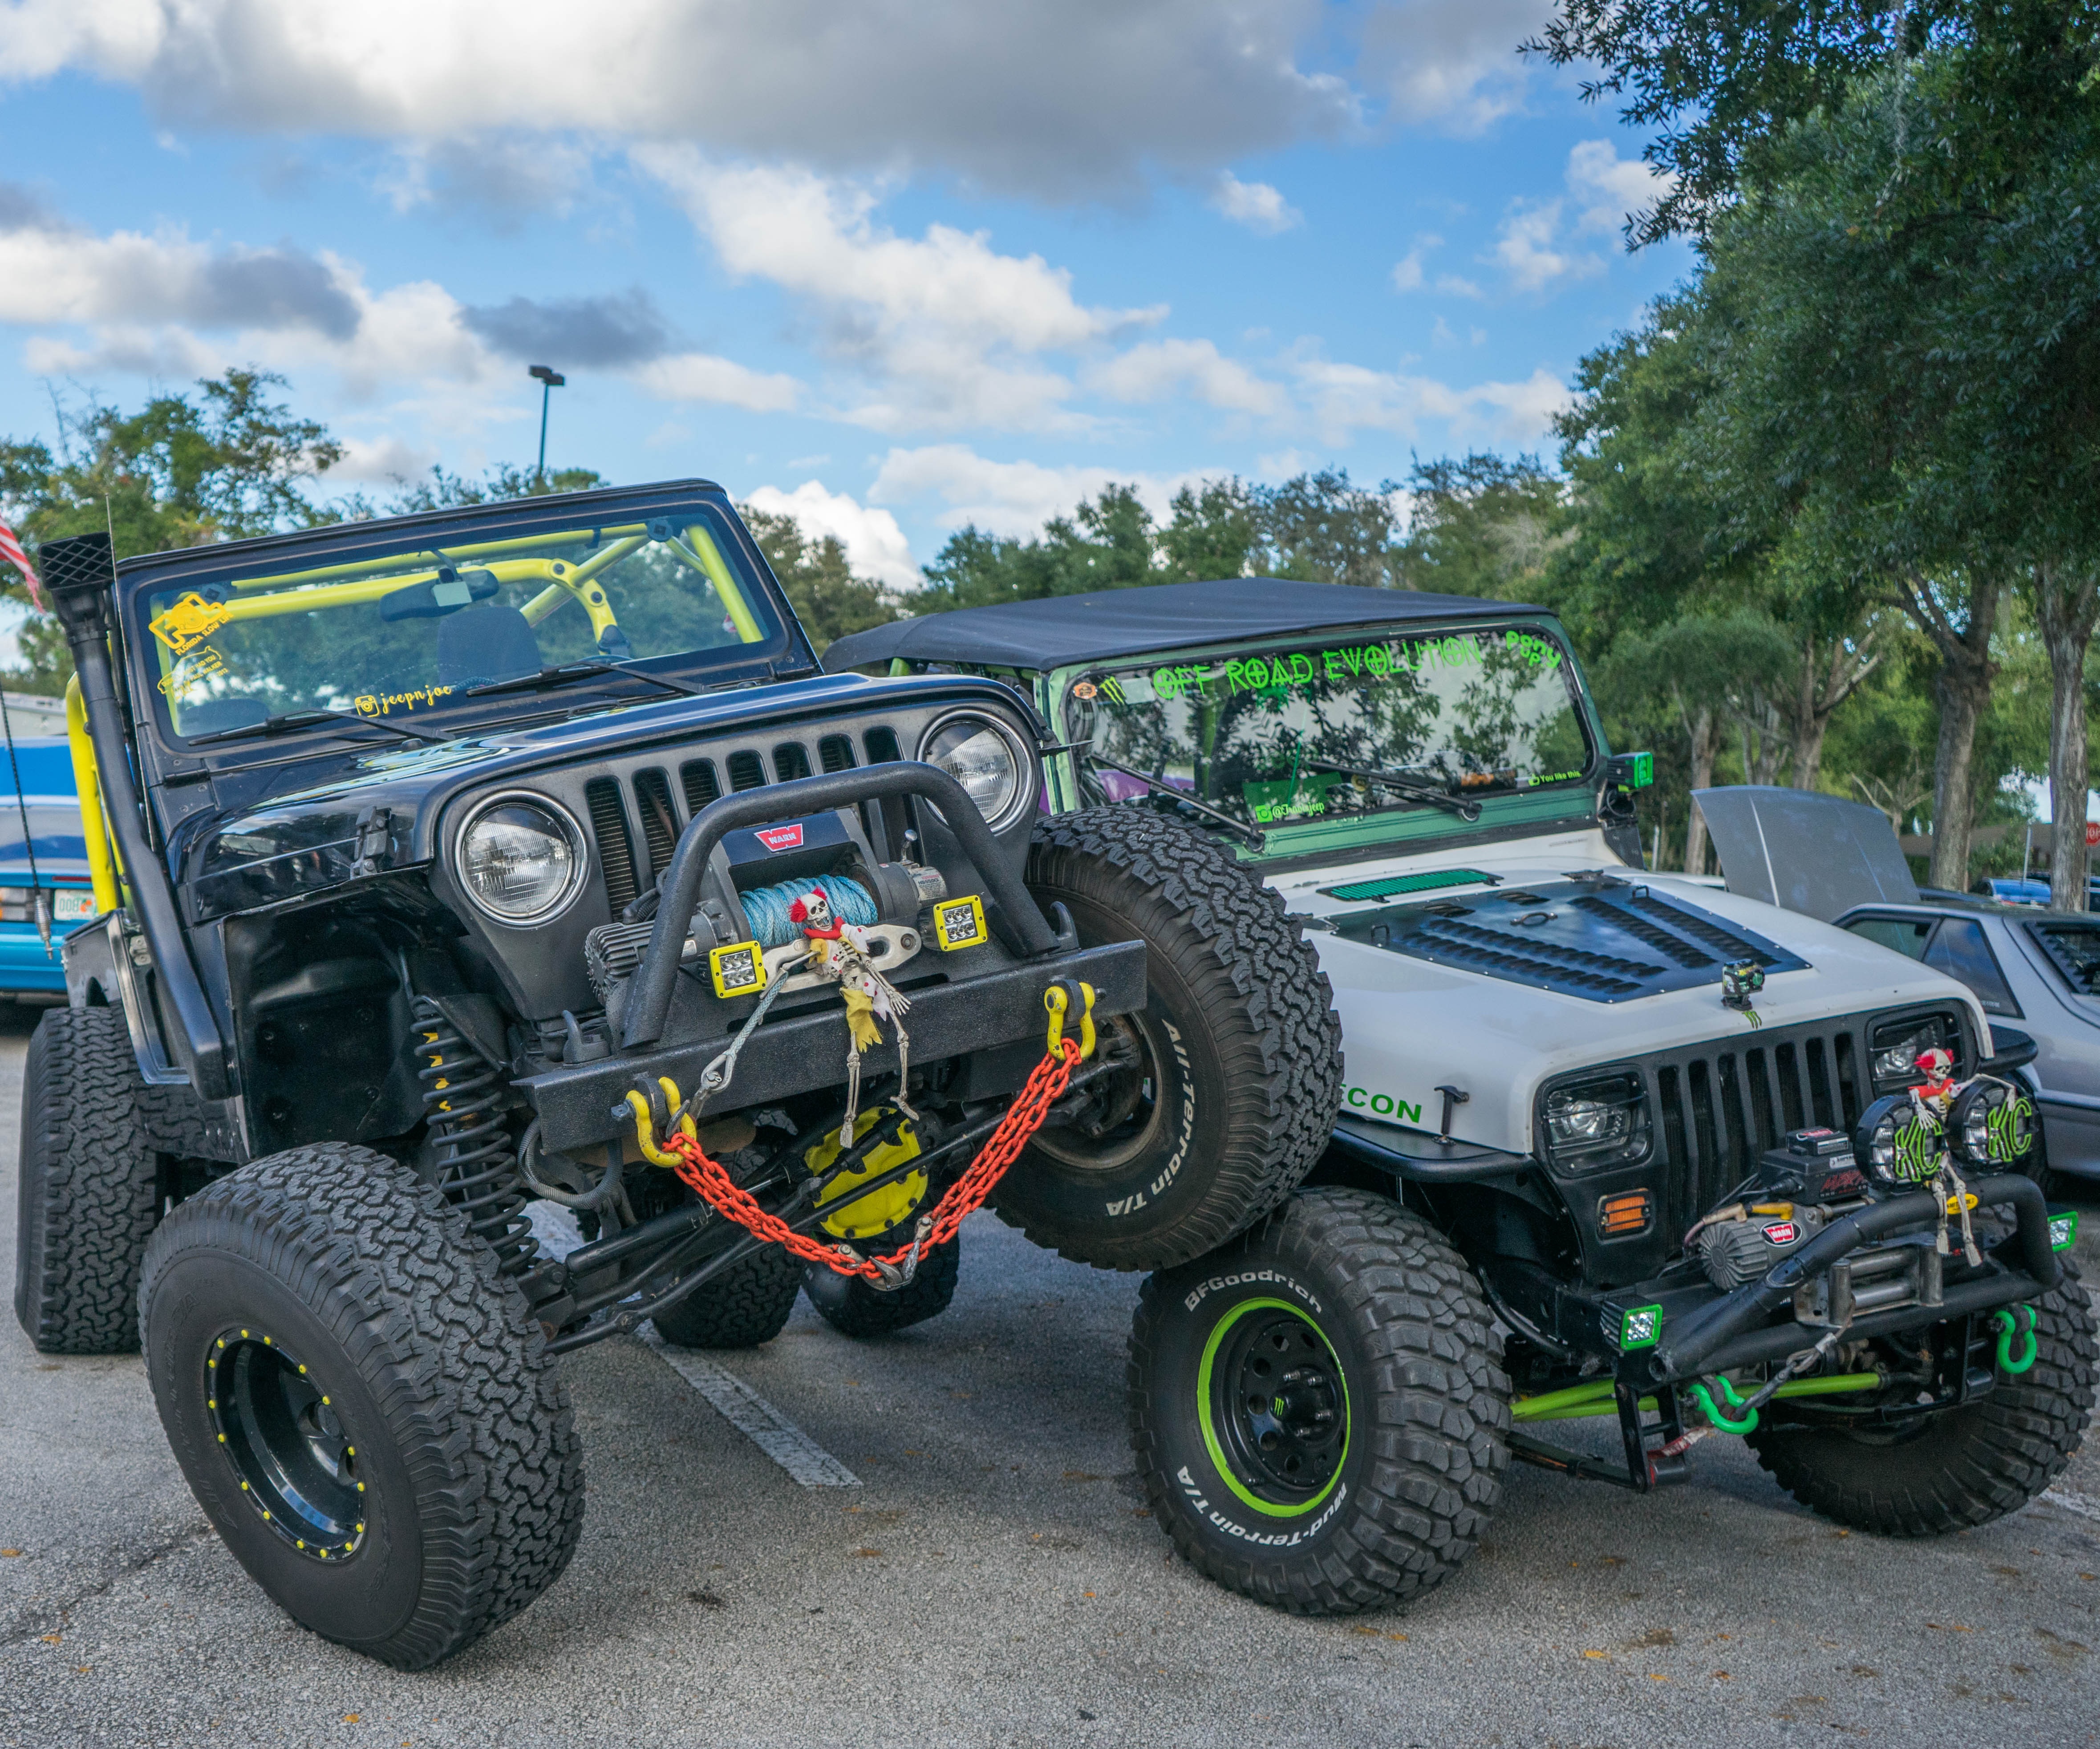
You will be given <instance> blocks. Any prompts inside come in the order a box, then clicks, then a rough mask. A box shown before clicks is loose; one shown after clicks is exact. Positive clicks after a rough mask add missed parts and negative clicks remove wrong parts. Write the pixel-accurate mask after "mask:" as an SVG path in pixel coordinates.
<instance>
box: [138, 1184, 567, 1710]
mask: <svg viewBox="0 0 2100 1749" xmlns="http://www.w3.org/2000/svg"><path fill="white" fill-rule="evenodd" d="M139 1321H140V1324H141V1327H142V1333H143V1340H144V1343H145V1350H146V1370H147V1377H148V1381H150V1383H151V1384H152V1390H153V1398H154V1401H155V1403H156V1404H157V1407H158V1408H159V1410H160V1413H161V1425H163V1426H164V1427H165V1428H166V1430H167V1433H168V1438H169V1441H170V1444H171V1445H172V1446H173V1447H174V1453H175V1457H176V1460H177V1461H178V1462H179V1464H180V1465H182V1469H183V1474H184V1476H185V1477H186V1478H188V1482H189V1484H190V1487H192V1490H193V1491H195V1492H196V1497H197V1500H198V1502H199V1504H201V1505H202V1506H203V1508H204V1509H205V1513H207V1515H208V1516H209V1517H210V1519H211V1521H212V1523H213V1525H214V1527H216V1528H217V1530H218V1533H219V1535H220V1536H221V1537H222V1538H223V1540H225V1543H226V1545H227V1548H228V1549H231V1550H232V1553H233V1555H234V1557H235V1558H236V1559H237V1560H238V1561H239V1562H240V1564H241V1565H242V1566H245V1568H247V1570H248V1571H249V1574H250V1575H252V1576H253V1577H254V1579H255V1580H256V1581H257V1582H258V1584H260V1585H261V1586H262V1588H263V1589H264V1590H265V1591H266V1592H267V1593H269V1594H270V1596H271V1598H273V1599H274V1600H275V1601H276V1603H277V1604H278V1606H280V1608H282V1609H283V1610H285V1612H286V1613H287V1614H288V1615H291V1616H292V1617H293V1619H296V1620H298V1622H300V1623H302V1624H303V1625H305V1626H306V1627H307V1628H311V1629H312V1630H313V1631H314V1632H316V1633H318V1634H320V1635H322V1636H324V1637H326V1638H328V1639H330V1640H333V1641H337V1642H338V1643H340V1644H342V1645H346V1646H348V1647H350V1648H351V1649H352V1650H355V1651H360V1652H363V1653H364V1654H367V1655H368V1656H370V1657H373V1658H376V1659H380V1660H382V1662H384V1663H389V1664H392V1665H395V1667H398V1668H401V1669H404V1670H417V1669H422V1668H425V1667H427V1666H429V1665H431V1664H435V1663H437V1662H439V1660H440V1659H444V1658H448V1657H450V1656H451V1655H452V1654H453V1653H455V1652H457V1651H458V1650H460V1649H461V1647H462V1646H465V1645H469V1644H470V1643H471V1642H473V1641H475V1640H477V1639H479V1638H480V1637H481V1636H483V1634H485V1633H487V1632H489V1631H490V1630H491V1629H492V1628H495V1627H496V1626H497V1625H498V1624H499V1623H502V1622H504V1621H507V1620H508V1619H510V1617H511V1616H513V1615H516V1614H517V1613H518V1611H519V1610H522V1609H523V1608H524V1607H525V1606H527V1604H529V1603H530V1602H532V1600H533V1599H534V1598H535V1597H538V1596H539V1595H540V1593H541V1592H543V1591H545V1589H546V1588H547V1587H548V1586H549V1585H550V1584H553V1583H554V1580H555V1579H558V1577H560V1575H561V1573H562V1569H563V1568H565V1567H566V1566H567V1565H568V1562H569V1557H570V1556H571V1553H574V1551H575V1549H576V1539H577V1535H578V1534H579V1532H580V1530H581V1527H582V1522H583V1510H584V1488H583V1457H582V1451H581V1447H580V1445H579V1443H578V1442H577V1438H576V1429H575V1425H574V1422H573V1418H572V1416H571V1412H570V1408H569V1401H568V1394H567V1391H566V1390H564V1389H563V1387H562V1381H561V1379H560V1377H559V1376H558V1373H557V1372H556V1370H555V1368H554V1365H553V1363H552V1361H551V1359H549V1355H548V1354H547V1351H546V1338H545V1334H544V1333H543V1332H542V1330H541V1328H540V1324H539V1323H538V1321H537V1320H536V1319H534V1317H533V1316H532V1307H531V1306H530V1305H529V1304H528V1303H527V1300H526V1298H525V1296H524V1294H523V1293H522V1292H521V1291H520V1290H519V1289H518V1284H517V1283H516V1282H515V1281H514V1280H512V1279H510V1277H508V1276H505V1275H503V1274H502V1273H501V1271H500V1270H499V1268H498V1267H497V1259H496V1254H495V1253H494V1252H493V1251H492V1250H491V1249H489V1248H488V1246H487V1245H485V1244H483V1242H482V1241H481V1240H479V1239H477V1238H476V1237H475V1236H474V1234H473V1233H472V1231H470V1229H469V1228H468V1227H467V1224H466V1223H465V1219H464V1218H463V1217H461V1214H459V1213H458V1211H457V1210H456V1209H453V1208H452V1205H450V1204H449V1203H448V1202H447V1201H445V1199H444V1198H443V1196H441V1195H440V1194H439V1192H437V1191H436V1190H435V1189H433V1188H432V1187H430V1186H428V1185H426V1184H425V1183H421V1181H420V1180H419V1179H418V1178H417V1177H416V1175H415V1174H414V1173H412V1172H411V1171H409V1170H408V1169H407V1168H405V1167H403V1166H400V1165H396V1164H395V1162H393V1161H390V1160H388V1159H386V1157H385V1156H382V1155H380V1154H377V1153H374V1152H372V1151H371V1150H370V1149H368V1148H357V1147H353V1146H350V1145H347V1144H344V1143H321V1144H319V1145H316V1146H312V1147H307V1148H293V1149H292V1150H290V1151H289V1152H285V1153H282V1154H276V1155H273V1156H271V1157H270V1158H268V1159H267V1160H261V1161H257V1162H255V1164H254V1165H250V1166H247V1167H245V1168H243V1169H242V1170H240V1171H239V1172H236V1173H234V1174H232V1175H231V1176H229V1177H227V1178H222V1179H221V1180H219V1181H218V1183H215V1184H213V1185H211V1186H210V1187H208V1188H206V1189H205V1190H204V1191H203V1192H201V1193H199V1194H198V1195H196V1196H192V1198H190V1200H189V1201H186V1202H184V1203H183V1204H181V1205H179V1206H178V1207H177V1208H176V1209H175V1210H174V1213H173V1214H170V1216H169V1217H168V1218H167V1219H166V1220H165V1222H163V1223H161V1227H160V1230H159V1231H157V1232H156V1233H155V1234H154V1236H153V1238H152V1243H151V1244H150V1245H148V1248H147V1253H146V1262H145V1271H144V1281H143V1286H142V1288H141V1290H140V1294H139ZM294 1368H296V1371H295V1370H294ZM316 1399H317V1400H316ZM287 1430H289V1431H287ZM229 1435H230V1438H229V1437H228V1436H229ZM273 1442H274V1443H273ZM258 1451H259V1452H262V1454H263V1456H266V1457H267V1458H269V1459H270V1460H273V1461H276V1462H278V1463H280V1465H281V1466H282V1473H283V1474H288V1475H289V1476H291V1477H292V1478H293V1481H294V1482H296V1483H297V1485H298V1487H297V1490H296V1491H298V1492H299V1495H300V1498H301V1499H302V1500H306V1501H307V1502H308V1503H309V1508H308V1509H309V1510H310V1511H311V1513H314V1514H315V1515H316V1516H315V1517H314V1518H311V1520H310V1519H308V1518H302V1517H301V1516H300V1515H299V1509H298V1507H297V1506H295V1505H293V1504H288V1500H289V1496H288V1495H287V1494H286V1493H285V1491H284V1490H283V1489H281V1488H280V1489H278V1491H277V1492H276V1493H275V1494H273V1493H272V1492H271V1489H272V1488H273V1487H277V1485H276V1483H275V1482H272V1481H271V1479H270V1476H269V1474H268V1469H267V1463H262V1464H258V1463H257V1462H254V1461H249V1460H251V1459H253V1458H254V1456H255V1455H256V1454H257V1452H258ZM351 1487H355V1492H354V1493H349V1492H346V1491H347V1490H349V1489H351ZM345 1500H346V1501H347V1502H348V1505H349V1509H351V1512H352V1513H353V1514H354V1517H353V1518H352V1519H351V1520H350V1521H346V1520H345V1519H344V1518H343V1508H342V1504H340V1503H341V1502H342V1501H345ZM273 1501H274V1503H275V1509H274V1510H272V1509H271V1506H272V1502H273ZM329 1501H337V1503H338V1504H337V1505H335V1506H329V1505H328V1504H327V1503H328V1502H329ZM324 1509H325V1510H324ZM266 1513H267V1516H266ZM331 1514H333V1519H334V1522H335V1526H336V1529H335V1531H329V1530H328V1527H327V1525H326V1524H324V1523H322V1522H321V1520H322V1519H323V1518H328V1517H329V1516H330V1515H331ZM349 1522H355V1531H351V1530H350V1529H349V1528H348V1524H349ZM301 1533H303V1534H301ZM332 1536H335V1537H338V1540H334V1541H333V1543H331V1537H332Z"/></svg>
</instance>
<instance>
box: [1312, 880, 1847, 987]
mask: <svg viewBox="0 0 2100 1749" xmlns="http://www.w3.org/2000/svg"><path fill="white" fill-rule="evenodd" d="M1460 919H1464V921H1460ZM1335 932H1336V933H1337V934H1339V935H1341V936H1345V937H1347V938H1348V939H1349V940H1351V941H1361V942H1364V943H1365V944H1366V945H1370V946H1372V947H1380V948H1385V949H1388V950H1390V951H1391V952H1393V953H1396V954H1410V955H1411V956H1412V957H1414V958H1417V959H1426V960H1428V961H1430V962H1432V963H1435V964H1438V965H1449V966H1453V967H1458V968H1460V969H1462V970H1464V971H1474V972H1479V973H1480V974H1482V975H1483V976H1488V977H1494V978H1505V979H1507V980H1509V981H1510V982H1511V983H1513V984H1529V985H1533V986H1534V987H1536V988H1537V989H1546V990H1551V991H1554V992H1555V993H1559V994H1561V995H1564V996H1579V997H1581V998H1582V999H1583V1000H1585V1001H1586V1002H1623V1001H1627V1000H1630V999H1632V998H1639V997H1642V996H1657V995H1661V993H1663V992H1665V991H1666V990H1681V989H1692V988H1695V987H1696V986H1698V985H1708V984H1711V985H1718V983H1719V982H1720V981H1721V971H1722V968H1723V967H1724V966H1727V965H1732V964H1736V963H1740V962H1741V961H1744V960H1754V961H1755V962H1756V963H1758V965H1760V966H1762V967H1763V968H1764V969H1765V971H1767V973H1770V972H1776V971H1802V970H1804V969H1806V968H1807V964H1808V963H1807V961H1806V960H1804V959H1802V958H1799V957H1798V955H1796V954H1790V953H1789V952H1788V951H1787V950H1786V949H1785V948H1782V947H1780V946H1779V945H1777V944H1776V943H1775V942H1772V941H1767V940H1766V939H1765V937H1763V936H1760V935H1758V934H1755V933H1754V932H1751V931H1749V930H1747V929H1744V928H1741V927H1739V926H1737V925H1736V924H1734V923H1730V922H1728V921H1727V919H1724V918H1720V917H1717V916H1715V915H1714V914H1713V913H1712V912H1710V911H1703V910H1699V909H1698V908H1697V907H1696V906H1693V905H1687V904H1684V903H1683V902H1682V901H1678V900H1675V899H1666V898H1664V897H1662V896H1661V895H1660V894H1658V893H1657V892H1654V891H1653V890H1652V889H1651V888H1648V887H1644V886H1636V885H1634V884H1633V883H1630V882H1626V881H1611V882H1606V883H1598V882H1597V881H1595V880H1586V881H1582V882H1575V881H1551V882H1546V883H1542V884H1541V885H1539V886H1537V887H1536V888H1528V889H1526V890H1524V891H1523V892H1498V893H1484V894H1480V895H1478V896H1475V895H1471V894H1469V895H1467V897H1466V898H1465V899H1464V900H1462V901H1461V900H1456V899H1445V900H1441V901H1436V902H1434V903H1432V904H1427V905H1381V906H1379V907H1378V908H1377V909H1376V910H1366V911H1357V912H1353V913H1348V914H1343V915H1342V916H1340V917H1338V918H1336V919H1335Z"/></svg>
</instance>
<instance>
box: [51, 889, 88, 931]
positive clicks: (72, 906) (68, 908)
mask: <svg viewBox="0 0 2100 1749" xmlns="http://www.w3.org/2000/svg"><path fill="white" fill-rule="evenodd" d="M51 915H52V917H53V918H54V919H56V920H57V921H58V922H60V923H78V922H79V921H80V920H81V919H82V918H86V917H92V916H94V915H95V895H94V894H93V893H91V892H54V893H53V894H52V895H51Z"/></svg>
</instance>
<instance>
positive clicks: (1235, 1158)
mask: <svg viewBox="0 0 2100 1749" xmlns="http://www.w3.org/2000/svg"><path fill="white" fill-rule="evenodd" d="M1027 878H1028V885H1029V889H1030V892H1033V893H1034V894H1035V897H1036V898H1037V899H1038V900H1039V901H1040V902H1041V903H1042V905H1043V908H1044V909H1045V910H1048V908H1049V906H1050V905H1051V904H1052V902H1053V901H1055V902H1058V903H1061V904H1063V905H1065V906H1066V907H1067V908H1068V909H1069V910H1070V912H1071V914H1072V919H1073V921H1074V923H1076V924H1077V925H1078V927H1079V939H1080V941H1082V942H1083V943H1085V944H1086V945H1089V946H1092V945H1098V944H1101V943H1104V942H1111V941H1130V940H1132V939H1133V938H1141V939H1142V940H1143V941H1144V942H1145V947H1146V950H1147V956H1146V957H1147V980H1148V983H1149V994H1148V998H1147V1002H1146V1007H1145V1010H1144V1011H1143V1012H1142V1013H1141V1014H1140V1015H1136V1016H1134V1017H1133V1018H1132V1021H1131V1022H1129V1023H1127V1027H1128V1029H1131V1030H1132V1032H1133V1033H1134V1036H1135V1037H1136V1038H1137V1040H1138V1042H1140V1046H1141V1050H1142V1060H1143V1068H1142V1069H1141V1071H1140V1070H1133V1071H1132V1072H1131V1077H1130V1088H1129V1092H1130V1094H1131V1096H1132V1098H1133V1099H1135V1104H1134V1105H1133V1106H1132V1110H1131V1112H1129V1113H1128V1114H1127V1115H1125V1116H1123V1117H1121V1118H1120V1119H1119V1120H1118V1123H1117V1125H1116V1126H1114V1127H1113V1128H1111V1129H1110V1130H1107V1131H1106V1132H1105V1134H1103V1135H1101V1136H1089V1135H1087V1134H1083V1133H1081V1132H1080V1131H1079V1130H1077V1129H1075V1128H1073V1127H1070V1126H1067V1127H1065V1128H1063V1129H1059V1130H1049V1129H1046V1130H1043V1131H1042V1132H1041V1133H1040V1134H1039V1137H1038V1138H1037V1140H1036V1141H1035V1143H1032V1144H1031V1145H1030V1148H1029V1149H1028V1151H1027V1152H1026V1154H1024V1155H1023V1156H1022V1157H1021V1160H1020V1161H1017V1162H1016V1164H1015V1165H1014V1167H1013V1169H1012V1170H1011V1171H1009V1172H1008V1174H1007V1175H1006V1177H1005V1178H1004V1179H1003V1180H1002V1181H1001V1183H1000V1185H999V1191H998V1193H997V1197H996V1201H995V1208H996V1209H998V1211H999V1214H1000V1215H1001V1216H1002V1217H1003V1218H1004V1219H1006V1220H1007V1221H1008V1222H1010V1223H1012V1224H1013V1225H1014V1226H1017V1227H1020V1228H1021V1230H1022V1231H1024V1232H1026V1234H1027V1235H1028V1236H1029V1237H1030V1239H1032V1240H1035V1242H1036V1243H1037V1244H1038V1245H1046V1246H1048V1247H1049V1248H1051V1249H1053V1250H1056V1251H1057V1252H1058V1253H1061V1255H1063V1256H1065V1257H1068V1258H1073V1259H1074V1260H1075V1261H1076V1262H1083V1263H1092V1264H1095V1265H1096V1266H1098V1267H1102V1268H1106V1269H1167V1268H1171V1267H1173V1266H1175V1265H1176V1264H1177V1263H1182V1262H1187V1261H1188V1260H1189V1259H1190V1258H1197V1257H1201V1256H1202V1254H1203V1253H1205V1252H1207V1251H1210V1250H1212V1249H1215V1247H1217V1246H1218V1245H1222V1244H1224V1242H1225V1240H1228V1239H1229V1238H1231V1237H1232V1236H1233V1234H1234V1233H1236V1232H1239V1231H1242V1230H1243V1229H1244V1228H1245V1227H1247V1226H1249V1225H1250V1224H1251V1223H1253V1222H1255V1221H1256V1220H1258V1219H1260V1218H1261V1216H1263V1215H1264V1214H1267V1213H1268V1211H1269V1210H1270V1209H1273V1208H1274V1207H1276V1206H1277V1204H1278V1203H1280V1202H1282V1201H1283V1199H1284V1198H1285V1197H1286V1196H1289V1195H1290V1192H1292V1191H1293V1190H1294V1189H1295V1188H1296V1187H1297V1186H1298V1184H1299V1181H1300V1180H1301V1179H1303V1178H1304V1176H1305V1174H1307V1173H1308V1172H1309V1171H1310V1170H1312V1166H1313V1165H1314V1164H1315V1163H1316V1162H1317V1161H1318V1159H1319V1157H1320V1155H1321V1151H1322V1150H1323V1149H1324V1148H1326V1143H1327V1136H1328V1132H1329V1131H1330V1130H1332V1129H1333V1127H1334V1122H1335V1111H1336V1109H1337V1105H1338V1102H1339V1099H1340V1095H1341V1068H1342V1051H1341V1039H1342V1030H1341V1021H1340V1020H1339V1017H1338V1016H1337V1015H1336V1014H1335V1004H1334V998H1333V993H1332V992H1331V991H1330V989H1329V988H1328V985H1327V977H1326V973H1325V972H1323V971H1321V970H1320V962H1319V957H1318V956H1317V954H1315V953H1314V952H1313V951H1312V948H1311V947H1310V946H1309V945H1308V944H1307V942H1306V941H1305V937H1304V932H1303V931H1302V930H1301V929H1300V928H1299V926H1298V925H1297V924H1295V923H1292V922H1290V919H1287V918H1286V916H1285V915H1284V910H1283V901H1282V898H1281V897H1279V896H1278V895H1277V893H1276V892H1273V890H1271V889H1270V888H1268V887H1267V886H1265V885H1264V883H1263V882H1262V880H1261V878H1260V875H1257V874H1255V872H1254V871H1253V870H1251V869H1248V868H1246V867H1245V866H1242V864H1241V863H1240V862H1239V861H1238V860H1237V858H1236V857H1234V856H1233V853H1232V851H1231V850H1230V849H1229V848H1228V847H1227V846H1226V845H1225V844H1223V843H1221V842H1220V840H1219V839H1218V838H1217V837H1216V835H1214V834H1211V833H1206V832H1202V831H1198V830H1194V829H1193V828H1191V827H1189V826H1182V825H1180V824H1179V823H1178V822H1174V821H1171V820H1167V819H1163V818H1162V817H1160V816H1159V815H1158V814H1155V813H1151V812H1150V811H1149V810H1148V809H1145V808H1134V807H1112V808H1090V809H1087V811H1085V812H1083V813H1073V814H1067V815H1065V816H1063V817H1061V818H1057V819H1051V820H1045V821H1043V822H1039V824H1038V825H1037V826H1036V828H1035V839H1034V842H1033V843H1032V844H1030V848H1029V852H1028V870H1027ZM1123 1024H1125V1023H1118V1022H1111V1023H1110V1025H1111V1026H1116V1025H1123ZM1140 1088H1144V1089H1149V1092H1147V1093H1145V1095H1144V1096H1143V1097H1137V1096H1136V1093H1137V1090H1139V1089H1140ZM1106 1096H1107V1095H1106V1093H1104V1095H1102V1097H1104V1098H1105V1097H1106Z"/></svg>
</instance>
